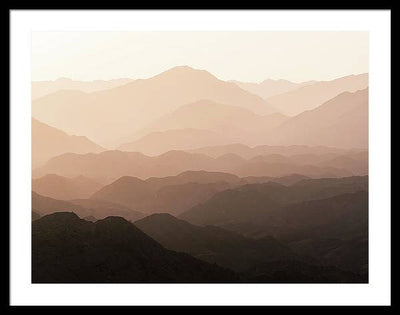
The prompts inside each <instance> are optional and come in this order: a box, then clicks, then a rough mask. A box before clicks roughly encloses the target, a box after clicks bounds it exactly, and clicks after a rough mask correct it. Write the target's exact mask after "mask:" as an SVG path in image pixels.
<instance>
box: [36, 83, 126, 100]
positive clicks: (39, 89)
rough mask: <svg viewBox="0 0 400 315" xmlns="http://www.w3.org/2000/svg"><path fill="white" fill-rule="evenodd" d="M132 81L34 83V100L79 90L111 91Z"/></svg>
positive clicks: (87, 91)
mask: <svg viewBox="0 0 400 315" xmlns="http://www.w3.org/2000/svg"><path fill="white" fill-rule="evenodd" d="M131 81H132V80H131V79H116V80H108V81H103V80H95V81H76V80H71V79H68V78H59V79H57V80H54V81H34V82H32V85H31V86H32V100H35V99H38V98H40V97H43V96H45V95H48V94H51V93H54V92H57V91H61V90H78V91H82V92H86V93H89V92H94V91H100V90H106V89H111V88H114V87H117V86H120V85H124V84H127V83H129V82H131Z"/></svg>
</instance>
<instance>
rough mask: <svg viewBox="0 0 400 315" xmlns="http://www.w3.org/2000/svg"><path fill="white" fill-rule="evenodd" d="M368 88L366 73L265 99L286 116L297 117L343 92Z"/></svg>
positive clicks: (323, 82) (319, 83)
mask: <svg viewBox="0 0 400 315" xmlns="http://www.w3.org/2000/svg"><path fill="white" fill-rule="evenodd" d="M367 87H368V73H364V74H359V75H349V76H346V77H342V78H339V79H335V80H332V81H321V82H317V83H315V84H312V85H309V86H304V87H302V88H300V89H297V90H295V91H291V92H287V93H283V94H280V95H275V96H272V97H269V98H267V102H268V103H270V104H272V105H273V106H274V107H276V108H277V109H278V110H279V111H281V112H282V113H284V114H286V115H290V116H293V115H298V114H300V113H302V112H304V111H306V110H312V109H314V108H316V107H318V106H320V105H321V104H322V103H325V102H327V101H328V100H330V99H332V98H334V97H336V96H337V95H339V94H341V93H343V92H355V91H357V90H362V89H365V88H367Z"/></svg>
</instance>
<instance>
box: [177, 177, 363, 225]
mask: <svg viewBox="0 0 400 315" xmlns="http://www.w3.org/2000/svg"><path fill="white" fill-rule="evenodd" d="M366 190H368V177H367V176H362V177H347V178H337V179H336V178H326V179H325V178H324V179H306V180H302V181H300V182H297V183H296V184H294V185H292V186H283V185H280V184H277V183H273V182H268V183H265V184H251V185H244V186H241V187H238V188H236V189H231V190H226V191H223V192H220V193H217V194H216V195H214V197H212V198H211V199H209V200H208V201H206V202H204V203H203V204H200V205H197V206H195V207H193V208H192V209H189V210H188V211H186V212H184V213H182V214H181V215H180V216H179V218H180V219H182V220H185V221H188V222H190V223H192V224H197V225H208V224H212V225H219V226H226V225H232V224H238V223H244V222H250V223H255V224H263V222H268V221H270V220H271V216H273V215H275V214H277V215H279V218H282V215H283V214H284V213H286V212H283V210H282V209H283V208H284V207H286V206H288V205H289V204H291V203H302V202H305V201H308V200H317V199H326V198H331V197H334V196H337V195H341V194H346V193H353V192H358V191H366ZM299 206H300V205H299ZM292 213H294V212H292ZM285 220H286V219H285ZM285 222H286V221H285ZM278 223H279V222H278Z"/></svg>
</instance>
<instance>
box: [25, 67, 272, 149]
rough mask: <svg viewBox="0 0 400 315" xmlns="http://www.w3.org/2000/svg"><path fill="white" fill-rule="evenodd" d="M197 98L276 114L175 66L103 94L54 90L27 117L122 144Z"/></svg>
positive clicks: (102, 141)
mask: <svg viewBox="0 0 400 315" xmlns="http://www.w3.org/2000/svg"><path fill="white" fill-rule="evenodd" d="M201 99H209V100H213V101H215V102H218V103H223V104H228V105H234V106H241V107H244V108H246V109H248V110H250V111H254V112H257V113H260V114H268V113H271V112H275V111H276V110H275V109H273V108H272V107H271V106H269V105H268V104H267V102H265V101H264V100H263V99H262V98H260V97H259V96H256V95H253V94H251V93H249V92H247V91H244V90H242V89H240V88H239V87H238V86H237V85H235V84H233V83H228V82H224V81H221V80H218V79H217V78H216V77H214V76H213V75H211V74H210V73H208V72H206V71H202V70H195V69H192V68H190V67H175V68H172V69H170V70H168V71H165V72H163V73H161V74H159V75H156V76H154V77H152V78H149V79H145V80H135V81H133V82H131V83H128V84H126V85H123V86H119V87H116V88H113V89H108V90H104V91H98V92H93V93H82V92H76V91H59V92H56V93H53V94H50V95H47V96H45V97H42V98H40V99H38V100H35V101H34V102H33V104H32V115H33V116H34V117H35V118H37V119H40V120H42V121H44V122H46V123H49V124H51V125H53V126H57V127H58V128H61V129H63V130H66V131H68V132H73V133H77V134H84V135H86V136H88V137H90V138H91V139H94V140H95V141H96V142H98V143H100V144H103V145H106V144H107V145H115V144H116V142H119V143H118V144H120V143H122V142H120V141H119V140H118V139H120V138H123V137H126V136H129V135H130V134H132V133H134V132H135V131H137V130H139V129H141V128H143V127H144V126H146V125H147V124H148V123H150V122H152V121H154V120H156V119H158V118H159V117H161V116H163V115H165V114H167V113H169V112H172V111H173V110H175V109H177V108H178V107H180V106H182V105H184V104H189V103H191V102H195V101H198V100H201ZM110 108H112V109H113V110H112V111H110Z"/></svg>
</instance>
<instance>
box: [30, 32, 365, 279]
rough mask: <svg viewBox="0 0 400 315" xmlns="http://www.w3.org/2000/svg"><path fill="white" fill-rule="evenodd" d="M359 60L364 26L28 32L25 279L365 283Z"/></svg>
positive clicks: (362, 97)
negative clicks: (28, 263) (28, 253)
mask: <svg viewBox="0 0 400 315" xmlns="http://www.w3.org/2000/svg"><path fill="white" fill-rule="evenodd" d="M368 56H369V51H368V32H279V31H276V32H257V31H255V32H234V31H232V32H213V31H208V32H196V31H193V32H192V31H187V32H146V31H143V32H94V33H90V32H34V33H32V221H33V222H32V282H33V283H99V282H100V283H108V282H115V283H135V282H144V283H146V282H151V283H159V282H162V283H163V282H172V283H175V282H178V283H188V282H189V283H215V282H217V283H243V282H244V283H366V282H368V91H369V89H368V71H369V70H368ZM316 59H318V62H317V63H316V62H315V60H316Z"/></svg>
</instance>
